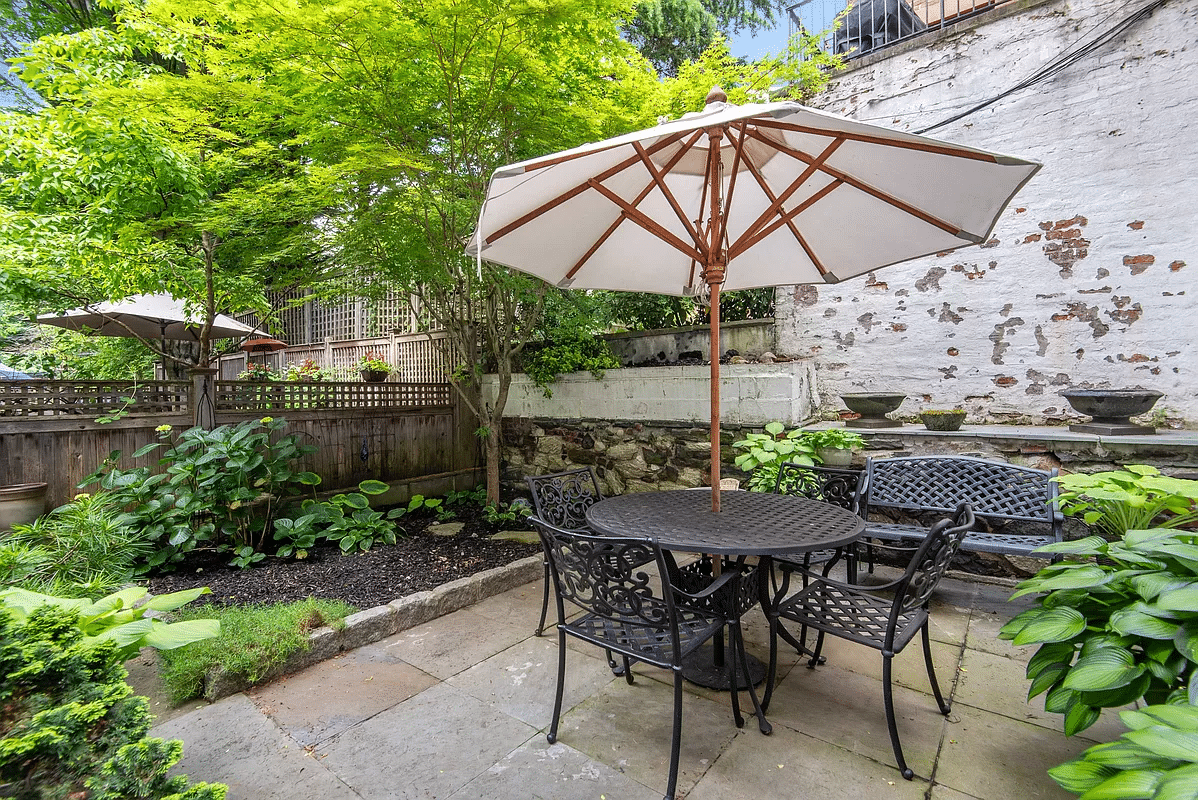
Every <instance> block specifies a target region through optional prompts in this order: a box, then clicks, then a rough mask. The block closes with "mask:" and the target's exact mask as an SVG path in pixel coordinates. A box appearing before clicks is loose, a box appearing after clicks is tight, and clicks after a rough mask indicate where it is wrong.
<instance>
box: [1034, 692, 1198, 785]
mask: <svg viewBox="0 0 1198 800" xmlns="http://www.w3.org/2000/svg"><path fill="white" fill-rule="evenodd" d="M1119 718H1120V719H1122V720H1123V724H1124V725H1126V726H1127V727H1128V729H1129V730H1128V731H1127V732H1126V733H1124V734H1123V735H1122V736H1120V737H1119V738H1118V739H1117V740H1116V741H1113V742H1105V743H1103V744H1096V745H1094V746H1093V747H1091V748H1090V749H1089V750H1087V751H1086V752H1084V753H1082V755H1081V757H1080V758H1077V759H1075V760H1073V761H1069V762H1067V763H1065V764H1062V765H1061V766H1059V767H1053V768H1052V769H1050V770H1049V771H1048V774H1049V775H1051V776H1052V779H1053V780H1054V781H1056V782H1057V783H1059V784H1060V785H1061V787H1062V788H1064V789H1065V790H1066V791H1070V792H1073V793H1074V794H1076V795H1081V800H1138V799H1139V798H1153V800H1186V799H1187V798H1194V797H1198V707H1196V706H1194V705H1191V704H1188V703H1186V704H1174V705H1158V706H1148V707H1147V708H1142V709H1139V710H1137V711H1124V712H1123V713H1122V714H1120V715H1119Z"/></svg>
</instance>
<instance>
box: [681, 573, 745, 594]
mask: <svg viewBox="0 0 1198 800" xmlns="http://www.w3.org/2000/svg"><path fill="white" fill-rule="evenodd" d="M739 577H740V573H739V572H723V573H720V576H719V577H718V578H716V579H715V580H713V581H712V582H711V583H709V584H707V586H705V587H704V588H703V589H701V590H700V591H698V592H684V591H683V590H682V589H679V588H678V587H677V586H671V587H670V588H671V589H672V590H673V591H674V593H675V594H677V595H680V596H681V597H686V598H689V599H691V600H703V599H705V598H708V597H711V596H712V595H714V594H715V593H716V592H718V591H720V590H721V589H722V588H724V587H725V586H727V585H728V584H729V583H731V582H732V581H734V580H736V579H737V578H739Z"/></svg>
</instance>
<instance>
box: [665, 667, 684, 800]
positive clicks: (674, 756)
mask: <svg viewBox="0 0 1198 800" xmlns="http://www.w3.org/2000/svg"><path fill="white" fill-rule="evenodd" d="M681 746H682V667H674V732H673V735H672V736H671V737H670V777H669V780H668V781H667V783H666V794H665V798H664V800H674V790H675V789H677V788H678V754H679V750H680V749H681Z"/></svg>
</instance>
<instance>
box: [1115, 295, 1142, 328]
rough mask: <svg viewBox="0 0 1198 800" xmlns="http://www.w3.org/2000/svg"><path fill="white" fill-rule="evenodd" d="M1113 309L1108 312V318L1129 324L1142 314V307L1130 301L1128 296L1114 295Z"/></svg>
mask: <svg viewBox="0 0 1198 800" xmlns="http://www.w3.org/2000/svg"><path fill="white" fill-rule="evenodd" d="M1113 302H1114V303H1115V309H1116V310H1115V311H1112V312H1110V318H1111V319H1113V320H1115V321H1116V322H1122V323H1125V324H1127V325H1131V324H1132V323H1134V322H1136V321H1137V320H1139V319H1140V317H1142V316H1143V315H1144V309H1143V308H1141V307H1140V304H1139V303H1133V302H1131V298H1130V297H1115V298H1113Z"/></svg>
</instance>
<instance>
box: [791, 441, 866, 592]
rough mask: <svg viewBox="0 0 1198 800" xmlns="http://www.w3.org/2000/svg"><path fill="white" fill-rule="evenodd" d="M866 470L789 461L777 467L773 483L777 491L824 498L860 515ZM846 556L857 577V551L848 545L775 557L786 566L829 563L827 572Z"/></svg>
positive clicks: (853, 577) (850, 571)
mask: <svg viewBox="0 0 1198 800" xmlns="http://www.w3.org/2000/svg"><path fill="white" fill-rule="evenodd" d="M862 475H863V473H861V472H860V471H858V470H854V469H838V468H834V467H808V466H804V465H802V464H796V463H794V462H791V461H787V462H785V463H783V464H781V465H779V467H778V480H777V482H776V483H775V484H774V493H775V494H787V495H796V496H800V497H808V498H810V499H812V500H822V501H823V502H825V503H832V504H833V505H837V506H840V507H841V508H847V509H848V510H849V511H852V512H853V513H854V514H857V515H858V516H860V514H861V494H862V489H863V488H864V480H863V477H862ZM842 556H843V557H844V558H845V561H846V564H847V568H848V579H849V581H850V582H853V581H855V580H856V579H857V557H856V550H855V549H854V548H852V547H846V548H845V549H844V552H843V553H841V551H840V550H817V551H816V552H813V553H796V554H795V555H793V556H775V557H774V562H775V563H776V564H778V565H779V566H781V567H782V568H783V569H789V568H792V567H795V566H798V567H802V568H804V569H809V568H810V567H811V565H812V564H822V563H826V564H827V565H828V566H827V568H826V569H825V573H824V574H827V571H828V570H831V568H832V566H833V565H835V563H836V562H837V561H839V560H840V558H841V557H842Z"/></svg>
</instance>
